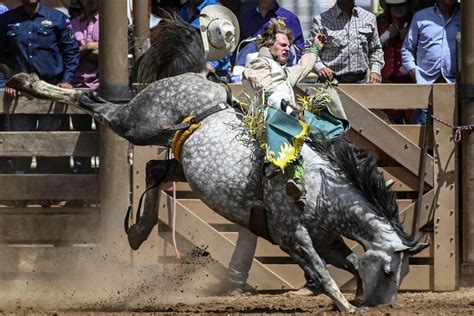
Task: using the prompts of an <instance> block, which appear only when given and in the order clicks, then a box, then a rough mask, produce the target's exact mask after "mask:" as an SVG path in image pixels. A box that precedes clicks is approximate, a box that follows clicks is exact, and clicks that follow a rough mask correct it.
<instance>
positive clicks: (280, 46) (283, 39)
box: [269, 33, 290, 65]
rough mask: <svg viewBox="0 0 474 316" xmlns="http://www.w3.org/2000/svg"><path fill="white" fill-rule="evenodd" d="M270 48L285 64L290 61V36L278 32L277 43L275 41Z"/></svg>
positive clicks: (281, 62)
mask: <svg viewBox="0 0 474 316" xmlns="http://www.w3.org/2000/svg"><path fill="white" fill-rule="evenodd" d="M269 49H270V53H272V55H273V56H275V58H277V59H278V61H279V62H280V64H282V65H285V64H286V63H287V62H288V55H289V54H290V41H289V40H288V36H286V35H285V34H281V33H278V34H277V35H276V40H275V43H273V45H272V46H270V47H269Z"/></svg>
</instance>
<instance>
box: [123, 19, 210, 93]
mask: <svg viewBox="0 0 474 316" xmlns="http://www.w3.org/2000/svg"><path fill="white" fill-rule="evenodd" d="M205 67H206V53H205V51H204V45H203V43H202V39H201V35H200V34H199V33H198V31H197V30H196V29H195V28H194V27H192V26H191V25H190V24H188V23H186V22H184V21H182V20H181V19H180V18H179V17H178V16H177V15H176V14H174V15H169V14H168V16H165V17H164V18H163V19H162V20H161V21H160V23H159V25H158V26H157V27H156V28H155V29H153V30H152V31H151V33H150V49H148V50H147V51H146V53H145V54H143V55H142V56H141V57H140V58H139V59H138V60H137V62H136V63H135V66H134V67H133V69H132V74H131V76H130V82H131V83H139V84H140V85H144V86H145V85H148V84H150V83H152V82H155V81H157V80H159V79H162V78H168V77H173V76H177V75H180V74H183V73H186V72H196V73H200V72H202V71H203V70H204V69H205Z"/></svg>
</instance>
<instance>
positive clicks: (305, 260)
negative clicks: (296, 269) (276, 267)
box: [280, 225, 356, 312]
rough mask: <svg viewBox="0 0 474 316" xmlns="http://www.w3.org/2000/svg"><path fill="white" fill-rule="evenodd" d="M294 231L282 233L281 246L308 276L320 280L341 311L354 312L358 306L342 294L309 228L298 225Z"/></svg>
mask: <svg viewBox="0 0 474 316" xmlns="http://www.w3.org/2000/svg"><path fill="white" fill-rule="evenodd" d="M294 232H295V233H294V235H292V236H290V235H287V236H286V237H283V235H284V233H283V234H282V233H280V236H281V237H283V238H282V244H281V245H280V247H281V248H282V249H283V250H284V251H286V252H287V253H288V254H289V255H290V256H291V257H292V258H293V260H295V262H296V263H297V264H298V265H299V266H300V267H301V268H302V269H303V270H304V272H305V273H306V275H307V276H309V277H310V278H311V279H313V280H317V281H319V283H320V284H321V286H322V287H323V289H324V292H325V293H326V295H328V296H329V297H330V298H331V299H332V301H333V303H334V304H335V305H336V306H337V308H338V309H339V310H340V311H341V312H354V311H355V310H356V308H355V307H354V306H352V305H351V304H350V303H349V302H348V301H347V299H346V298H345V297H344V295H342V293H341V291H340V290H339V287H338V286H337V284H336V282H335V281H334V280H333V278H332V277H331V275H330V274H329V271H328V269H327V268H326V264H325V263H324V262H323V260H322V259H321V257H320V256H319V254H318V253H317V252H316V250H315V249H314V247H313V242H312V241H311V237H310V235H309V233H308V231H307V229H306V228H305V227H304V226H302V225H298V227H296V230H295V231H294Z"/></svg>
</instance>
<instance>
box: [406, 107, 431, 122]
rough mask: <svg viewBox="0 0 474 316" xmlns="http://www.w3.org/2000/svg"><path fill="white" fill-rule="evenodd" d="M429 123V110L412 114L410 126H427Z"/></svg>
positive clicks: (421, 110)
mask: <svg viewBox="0 0 474 316" xmlns="http://www.w3.org/2000/svg"><path fill="white" fill-rule="evenodd" d="M427 121H428V110H427V109H416V110H414V111H413V113H412V114H411V117H410V124H422V125H425V124H426V122H427Z"/></svg>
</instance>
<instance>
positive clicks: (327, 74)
mask: <svg viewBox="0 0 474 316" xmlns="http://www.w3.org/2000/svg"><path fill="white" fill-rule="evenodd" d="M318 76H320V77H322V78H324V79H326V80H331V79H332V78H333V77H334V70H332V69H331V68H329V67H324V68H322V69H321V70H320V71H319V73H318Z"/></svg>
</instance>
